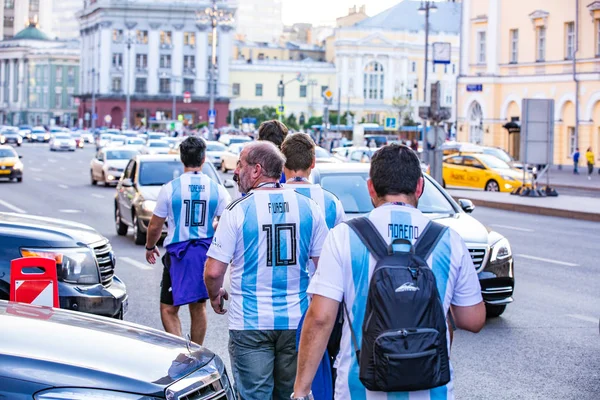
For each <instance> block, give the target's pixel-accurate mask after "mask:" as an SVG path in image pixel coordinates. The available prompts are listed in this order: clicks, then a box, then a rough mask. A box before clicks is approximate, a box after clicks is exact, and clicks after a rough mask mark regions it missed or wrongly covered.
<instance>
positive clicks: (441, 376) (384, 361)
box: [343, 217, 450, 392]
mask: <svg viewBox="0 0 600 400" xmlns="http://www.w3.org/2000/svg"><path fill="white" fill-rule="evenodd" d="M346 223H347V224H348V225H349V226H350V228H352V230H353V231H354V232H355V233H356V234H357V235H358V237H359V238H360V239H361V241H362V242H363V244H364V245H365V246H366V247H367V249H368V250H369V252H370V253H371V255H372V256H373V257H374V258H375V260H376V261H377V264H376V265H375V269H374V270H373V275H372V277H371V281H370V284H369V292H368V297H367V307H366V310H365V318H364V323H363V326H362V341H361V346H360V347H359V346H358V342H357V340H356V335H355V333H354V330H353V329H352V324H351V323H350V321H351V320H350V316H349V314H348V310H347V308H346V305H345V303H344V305H343V307H344V311H345V314H346V318H348V322H349V326H350V331H351V334H352V342H353V345H354V348H355V350H356V358H357V360H358V362H359V366H360V372H359V378H360V381H361V382H362V383H363V385H364V386H365V387H366V388H367V389H369V390H372V391H381V392H407V391H415V390H424V389H432V388H435V387H438V386H442V385H445V384H447V383H448V382H450V364H449V360H448V347H447V340H446V316H445V314H444V308H443V305H442V301H441V299H440V295H439V293H438V290H437V286H436V280H435V275H434V274H433V271H432V270H431V268H429V266H428V265H427V262H426V260H427V259H428V258H429V256H430V255H431V252H432V251H433V249H434V248H435V246H436V245H437V243H438V241H439V240H440V238H441V237H442V235H443V234H444V232H445V231H446V229H447V228H446V227H444V226H443V225H440V224H438V223H435V222H430V223H429V224H428V225H427V227H426V228H425V231H424V232H422V233H421V236H420V237H419V238H418V239H417V242H416V243H415V246H414V247H413V246H412V244H411V242H410V241H409V240H405V239H396V240H394V241H393V242H392V244H391V245H389V246H388V244H387V243H386V242H385V240H384V239H383V238H382V237H381V235H380V234H379V232H378V231H377V228H375V226H374V225H373V223H372V222H371V221H370V220H369V219H368V218H365V217H363V218H356V219H352V220H350V221H347V222H346Z"/></svg>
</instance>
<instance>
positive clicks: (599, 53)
mask: <svg viewBox="0 0 600 400" xmlns="http://www.w3.org/2000/svg"><path fill="white" fill-rule="evenodd" d="M595 22H596V57H600V19H597V20H596V21H595Z"/></svg>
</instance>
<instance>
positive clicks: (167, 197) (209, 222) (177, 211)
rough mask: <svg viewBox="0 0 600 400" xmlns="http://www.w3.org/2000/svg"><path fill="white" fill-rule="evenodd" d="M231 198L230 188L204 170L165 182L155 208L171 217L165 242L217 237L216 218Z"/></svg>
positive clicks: (187, 173)
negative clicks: (226, 187)
mask: <svg viewBox="0 0 600 400" xmlns="http://www.w3.org/2000/svg"><path fill="white" fill-rule="evenodd" d="M230 201H231V197H230V196H229V193H228V192H227V190H226V189H225V188H224V187H223V186H221V185H219V184H218V183H216V182H215V181H213V180H212V179H210V178H209V177H208V176H207V175H205V174H203V173H201V172H199V173H197V174H195V173H194V172H186V173H185V174H182V175H181V176H180V177H179V178H176V179H173V180H172V181H171V182H169V183H166V184H164V185H163V187H162V188H161V189H160V192H159V194H158V198H157V199H156V207H155V208H154V215H156V216H157V217H160V218H167V237H166V239H165V242H164V245H165V246H167V245H169V244H172V243H179V242H185V241H187V240H192V239H206V238H211V237H213V235H214V228H213V220H214V218H215V217H220V216H221V214H222V213H223V210H224V209H225V207H226V206H227V204H229V202H230Z"/></svg>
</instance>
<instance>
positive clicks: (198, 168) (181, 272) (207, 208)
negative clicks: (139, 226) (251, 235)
mask: <svg viewBox="0 0 600 400" xmlns="http://www.w3.org/2000/svg"><path fill="white" fill-rule="evenodd" d="M179 150H180V153H181V161H182V162H183V166H184V168H183V172H184V173H183V174H182V175H181V176H179V177H178V178H176V179H174V180H172V181H171V182H169V183H167V184H165V185H163V187H162V188H161V190H160V193H159V194H158V198H157V199H156V207H155V208H154V213H153V215H152V218H151V219H150V225H149V226H148V236H147V238H146V260H147V261H148V262H149V263H150V264H154V263H156V259H157V258H158V257H160V252H159V251H158V248H157V247H156V243H157V242H158V240H159V239H160V236H161V233H162V228H163V226H164V224H165V221H167V222H168V225H167V226H168V233H167V237H166V239H165V241H164V246H165V247H166V249H167V251H166V253H165V255H164V256H163V258H162V262H163V266H164V269H163V275H162V282H161V291H160V317H161V320H162V323H163V326H164V328H165V331H167V332H168V333H171V334H173V335H177V336H182V334H181V321H180V320H179V307H180V306H182V305H185V304H188V305H189V308H190V315H191V319H192V326H191V337H192V341H193V342H195V343H198V344H200V345H201V344H202V342H204V336H205V335H206V324H207V321H206V300H207V299H208V293H207V291H206V286H205V285H204V261H205V260H206V252H207V251H208V248H209V246H210V243H211V241H212V237H213V234H214V231H215V228H214V226H213V221H214V219H215V217H217V218H218V217H219V216H220V215H221V213H222V212H223V210H224V209H225V207H226V206H227V204H229V202H230V200H231V198H230V196H229V193H228V192H227V190H226V189H225V188H224V187H222V186H221V185H218V184H217V183H215V182H214V181H213V180H212V179H211V178H209V177H208V176H207V175H205V174H203V173H202V165H203V164H204V160H205V154H206V142H204V140H202V139H200V138H198V137H194V136H190V137H188V138H187V139H185V140H184V141H183V142H181V145H180V146H179Z"/></svg>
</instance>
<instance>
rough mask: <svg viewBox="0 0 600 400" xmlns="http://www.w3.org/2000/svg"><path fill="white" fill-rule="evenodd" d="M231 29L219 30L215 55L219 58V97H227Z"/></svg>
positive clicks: (228, 91)
mask: <svg viewBox="0 0 600 400" xmlns="http://www.w3.org/2000/svg"><path fill="white" fill-rule="evenodd" d="M232 34H233V30H231V29H219V33H218V35H219V39H218V40H219V41H218V42H217V44H218V49H217V55H218V57H219V86H218V88H219V89H218V92H219V97H229V93H230V90H229V61H230V60H231V45H232Z"/></svg>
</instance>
